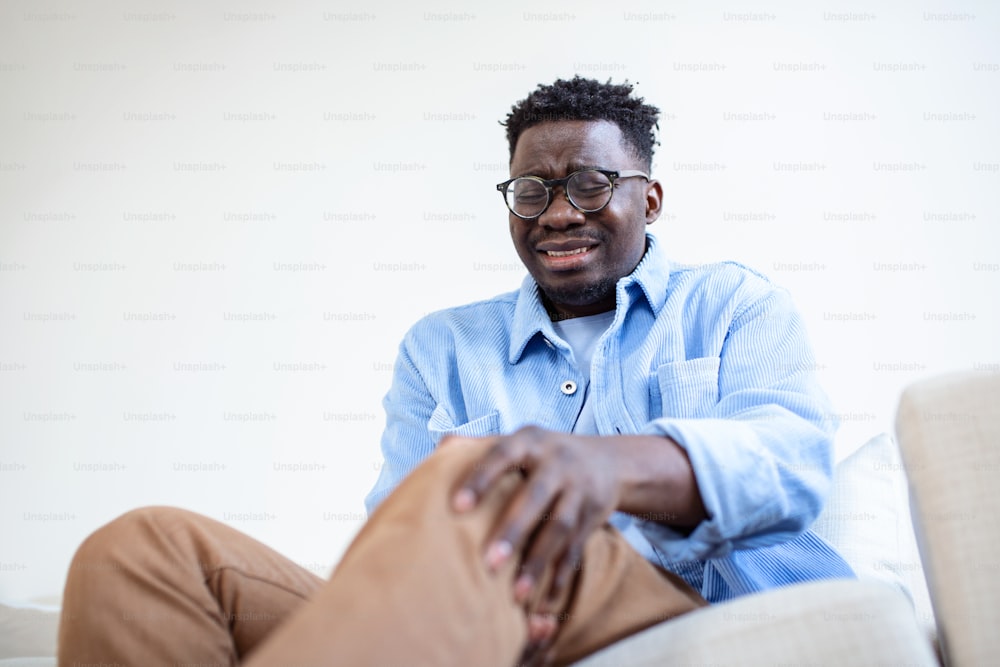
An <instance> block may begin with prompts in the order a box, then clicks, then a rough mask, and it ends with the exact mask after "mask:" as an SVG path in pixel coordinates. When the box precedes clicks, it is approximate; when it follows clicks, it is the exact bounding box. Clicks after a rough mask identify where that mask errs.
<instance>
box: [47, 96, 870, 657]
mask: <svg viewBox="0 0 1000 667" xmlns="http://www.w3.org/2000/svg"><path fill="white" fill-rule="evenodd" d="M631 93H632V89H631V86H629V85H627V84H625V85H611V84H601V83H598V82H596V81H591V80H585V79H581V78H574V79H572V80H569V81H565V80H559V81H556V82H555V83H554V84H552V85H550V86H539V87H538V89H537V90H535V91H534V92H533V93H532V94H531V95H529V96H528V97H527V98H526V99H525V100H523V101H521V102H519V103H518V104H517V105H515V106H514V107H513V109H512V112H511V114H510V115H509V116H508V118H507V122H506V127H507V135H508V139H509V143H510V151H511V163H510V168H511V172H510V173H511V179H510V180H508V181H506V182H504V183H501V184H499V185H498V186H497V187H498V190H499V191H500V193H501V195H502V196H503V199H504V201H505V203H506V205H507V207H508V209H509V222H510V231H511V237H512V239H513V241H514V245H515V247H516V249H517V252H518V255H519V256H520V258H521V260H522V261H523V263H524V265H525V267H526V268H527V270H528V273H529V274H530V275H529V276H528V277H527V278H525V280H524V283H523V284H522V286H521V289H520V290H519V291H518V292H514V293H511V294H506V295H502V296H499V297H496V298H494V299H490V300H488V301H483V302H479V303H474V304H470V305H467V306H462V307H458V308H453V309H450V310H446V311H442V312H439V313H435V314H433V315H430V316H428V317H427V318H424V319H423V320H422V321H421V322H419V323H417V324H416V325H415V326H414V327H413V329H411V330H410V332H408V334H407V335H406V337H405V339H404V341H403V342H402V344H401V346H400V353H399V357H398V359H397V362H396V366H395V373H394V378H393V383H392V387H391V388H390V390H389V392H388V394H387V396H386V398H385V402H384V403H385V408H386V412H387V426H386V430H385V434H384V436H383V439H382V447H383V451H384V453H385V457H386V464H385V466H383V469H382V473H381V476H380V477H379V480H378V482H377V484H376V486H375V488H374V489H373V490H372V492H371V494H370V495H369V497H368V501H367V502H368V506H369V509H370V510H372V513H371V518H370V521H369V522H368V524H367V525H366V526H365V528H364V529H363V530H362V531H361V533H360V534H359V535H358V537H357V538H356V540H355V542H354V543H353V544H352V546H351V547H350V548H349V549H348V551H347V553H346V554H345V556H344V558H343V560H342V562H341V563H340V564H339V565H338V568H337V570H336V571H335V573H334V575H333V577H332V578H331V580H330V581H329V582H326V583H323V584H322V585H321V583H320V582H319V581H318V580H316V579H315V578H314V577H311V576H310V575H308V573H305V572H303V571H300V569H298V568H295V566H294V565H292V564H291V563H289V562H287V561H285V560H284V559H282V558H281V557H280V556H278V555H277V554H274V553H273V552H271V551H270V550H267V549H266V547H263V546H262V545H259V544H257V543H254V542H253V541H252V540H249V538H246V537H245V536H241V535H239V534H238V533H236V532H235V531H232V530H231V529H228V528H226V527H224V526H221V525H220V524H216V523H214V522H211V521H210V520H207V519H204V518H203V517H197V516H195V515H190V514H188V513H183V512H180V511H177V510H173V511H171V510H164V509H153V510H143V511H139V512H136V513H131V514H129V515H125V517H122V518H121V519H119V520H117V521H115V522H113V523H112V524H110V525H109V526H107V527H105V528H103V529H101V531H99V532H98V533H97V534H96V535H95V536H92V537H91V538H90V539H89V540H88V541H87V542H86V543H85V544H84V545H83V546H82V547H81V550H80V552H78V554H77V556H76V558H75V560H74V567H77V568H78V573H77V572H74V571H73V570H71V576H70V579H69V581H68V582H67V589H66V590H67V592H66V606H65V607H64V612H63V625H62V627H61V630H60V632H61V635H60V636H61V653H60V659H61V660H62V661H63V663H64V664H67V665H68V664H70V662H71V661H81V660H82V659H87V660H91V661H93V660H103V661H105V662H108V661H110V660H112V659H115V660H117V659H119V658H120V657H121V658H122V659H123V661H124V660H127V659H129V658H131V659H132V660H133V661H136V662H141V663H142V664H154V663H156V662H157V661H159V662H161V663H163V664H170V661H171V660H172V661H173V662H174V663H175V664H176V663H177V662H178V660H181V661H184V660H186V661H191V660H193V659H198V660H200V661H202V662H212V661H217V662H219V663H222V664H235V663H236V662H237V661H238V660H241V659H243V658H244V657H247V658H248V660H247V663H246V664H249V665H253V666H256V665H272V664H302V665H306V664H309V665H311V664H317V665H318V664H352V665H353V664H387V663H395V662H401V663H405V664H456V665H458V664H497V665H503V664H507V665H509V664H513V663H514V662H515V661H516V659H517V658H518V657H519V656H524V657H527V658H530V659H536V658H537V659H543V658H545V659H551V660H554V661H556V662H558V663H568V662H571V661H573V660H576V659H578V658H580V657H582V656H583V655H586V654H587V653H590V652H592V651H594V650H596V649H597V648H600V647H601V646H604V645H606V644H608V643H610V642H612V641H614V640H616V639H618V638H620V637H623V636H626V635H628V634H630V633H633V632H636V631H638V630H640V629H642V628H644V627H647V626H649V625H651V624H653V623H655V622H658V621H661V620H664V619H666V618H670V617H673V616H675V615H677V614H680V613H685V612H687V611H690V610H693V609H696V608H698V607H699V606H702V605H704V604H705V603H706V600H707V602H709V603H711V602H716V601H722V600H727V599H730V598H733V597H736V596H738V595H743V594H746V593H751V592H755V591H760V590H764V589H767V588H771V587H774V586H778V585H782V584H787V583H793V582H798V581H805V580H810V579H818V578H825V577H838V576H852V575H851V572H850V569H849V568H848V567H847V565H846V564H845V563H844V561H843V560H842V559H841V558H840V557H839V556H838V555H837V554H836V553H835V552H834V551H833V550H832V549H831V548H830V547H829V546H828V545H827V544H825V543H824V542H823V541H822V540H820V539H819V538H818V537H816V536H815V535H813V534H812V533H811V532H809V531H808V528H809V525H810V524H811V522H812V520H813V519H814V518H815V517H816V515H817V514H818V513H819V511H820V509H821V506H822V499H823V496H824V494H825V492H826V489H827V486H828V485H829V480H830V474H831V468H832V462H831V436H832V431H833V428H832V424H831V420H830V410H829V406H828V404H827V401H826V399H825V397H824V396H823V394H822V392H821V391H820V390H819V388H818V386H817V384H816V382H815V378H814V377H813V374H812V372H811V369H812V366H813V361H812V357H811V353H810V351H809V347H808V344H807V342H806V339H805V335H804V331H803V327H802V322H801V320H800V318H799V316H798V314H797V313H796V311H795V309H794V308H793V306H792V304H791V302H790V300H789V298H788V296H787V294H786V293H785V292H783V291H781V290H778V289H776V288H774V287H773V286H772V285H771V284H770V283H769V282H768V281H767V280H766V279H765V278H763V277H762V276H760V275H758V274H756V273H754V272H752V271H750V270H748V269H745V268H743V267H741V266H739V265H736V264H731V263H723V264H718V265H712V266H706V267H701V268H685V267H678V266H672V265H671V264H670V263H668V262H667V260H666V259H665V257H664V256H663V254H662V250H661V249H660V247H659V243H658V242H657V240H656V238H655V237H653V236H650V235H647V234H646V227H647V226H648V225H649V224H652V223H653V222H654V221H655V220H656V219H657V218H658V217H659V215H660V211H661V207H662V198H663V191H662V187H661V186H660V184H659V183H658V182H657V181H656V180H654V179H652V177H651V175H650V168H651V161H652V154H653V146H654V142H655V140H654V135H653V128H654V127H655V125H656V121H657V117H658V110H657V109H656V108H654V107H652V106H649V105H647V104H645V103H644V102H643V100H641V99H637V98H635V97H633V96H632V94H631ZM128 545H131V546H128ZM95 563H98V564H99V563H106V564H108V563H109V564H112V565H113V566H109V567H105V568H104V570H107V571H109V572H102V575H101V578H100V579H99V578H97V577H93V576H87V573H86V571H85V570H84V569H83V568H84V566H86V565H88V564H91V565H93V564H95ZM90 569H92V570H97V569H98V568H97V567H91V568H90ZM130 605H131V607H130ZM130 608H131V609H132V610H133V611H132V614H133V616H136V615H138V616H140V617H141V618H143V619H145V620H146V621H147V622H145V623H138V622H137V623H135V624H133V625H132V626H131V627H129V628H127V632H122V629H121V627H120V626H121V624H120V623H117V622H116V618H117V617H116V614H117V615H123V614H126V613H129V611H128V610H129V609H130ZM154 615H155V618H156V620H157V622H156V623H153V622H150V621H149V620H148V619H146V617H147V616H150V617H151V616H154ZM255 616H260V618H255ZM108 624H112V625H113V626H114V627H113V628H112V629H109V628H108V627H107V626H108ZM383 633H384V636H383ZM178 643H180V644H182V646H180V647H178ZM136 656H140V657H136Z"/></svg>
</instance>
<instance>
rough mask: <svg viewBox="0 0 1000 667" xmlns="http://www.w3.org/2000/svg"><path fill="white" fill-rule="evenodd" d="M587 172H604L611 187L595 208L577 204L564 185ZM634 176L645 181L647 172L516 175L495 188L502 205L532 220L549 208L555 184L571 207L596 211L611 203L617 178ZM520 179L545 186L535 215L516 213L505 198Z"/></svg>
mask: <svg viewBox="0 0 1000 667" xmlns="http://www.w3.org/2000/svg"><path fill="white" fill-rule="evenodd" d="M587 172H597V173H599V174H604V176H605V177H607V179H608V180H609V181H610V182H611V189H610V191H609V194H608V200H607V201H606V202H604V203H603V204H601V205H600V206H598V207H597V208H584V207H582V206H580V205H579V204H577V203H576V202H575V201H573V197H572V196H570V194H569V188H567V187H566V186H567V185H568V184H569V181H570V179H571V178H573V177H575V176H577V175H579V174H584V173H587ZM634 176H641V177H642V178H644V179H646V180H647V181H648V180H649V174H647V173H646V172H644V171H638V170H636V169H622V170H619V171H614V170H611V169H580V170H577V171H574V172H573V173H572V174H568V175H566V176H564V177H563V178H548V179H546V178H541V177H540V176H518V177H516V178H512V179H510V180H507V181H504V182H503V183H497V190H498V191H499V192H500V196H501V197H502V198H503V203H504V205H505V206H507V209H508V210H509V211H510V212H511V213H513V214H514V215H516V216H517V217H519V218H521V219H522V220H534V219H535V218H538V217H540V216H541V215H542V214H543V213H545V211H547V210H549V206H551V205H552V190H553V188H555V186H557V185H560V186H562V189H563V194H564V195H565V196H566V199H567V200H568V201H569V203H570V204H571V205H572V206H573V208H575V209H576V210H578V211H580V212H581V213H597V212H598V211H601V210H604V209H605V208H607V206H608V204H610V203H611V198H612V197H613V196H614V194H615V187H616V185H617V182H618V180H619V179H622V178H632V177H634ZM521 179H528V180H532V181H535V182H537V183H539V184H541V185H542V187H544V188H545V195H546V199H545V206H543V207H542V210H541V211H539V212H538V213H536V214H535V215H521V214H520V213H518V212H517V211H515V210H514V209H513V207H512V206H511V205H510V202H509V201H508V200H507V190H508V189H509V188H510V186H511V184H513V183H514V181H518V180H521Z"/></svg>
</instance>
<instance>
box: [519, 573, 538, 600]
mask: <svg viewBox="0 0 1000 667" xmlns="http://www.w3.org/2000/svg"><path fill="white" fill-rule="evenodd" d="M534 586H535V580H534V579H533V578H532V577H530V576H528V575H527V574H522V575H521V576H520V577H518V578H517V581H515V582H514V599H515V600H517V602H518V604H520V603H522V602H524V601H525V600H527V599H528V596H529V595H531V589H532V588H534Z"/></svg>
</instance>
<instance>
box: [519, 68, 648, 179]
mask: <svg viewBox="0 0 1000 667" xmlns="http://www.w3.org/2000/svg"><path fill="white" fill-rule="evenodd" d="M659 117H660V110H659V109H658V108H657V107H654V106H652V105H649V104H646V103H645V101H644V100H643V98H641V97H632V84H630V83H629V82H628V81H627V80H626V81H625V82H624V83H622V84H613V83H611V80H610V79H609V80H608V82H607V83H601V82H600V81H597V80H595V79H584V78H583V77H581V76H579V75H577V76H574V77H573V78H572V79H569V80H566V79H557V80H556V81H555V83H552V84H551V85H544V84H538V88H537V89H536V90H534V91H532V92H531V93H530V94H529V95H528V96H527V97H526V98H524V99H523V100H521V101H520V102H517V103H516V104H514V105H513V106H512V107H511V110H510V113H509V114H507V119H506V120H505V121H500V124H501V125H503V126H504V127H506V128H507V142H508V143H509V144H510V158H511V160H513V159H514V148H515V147H516V146H517V140H518V138H519V137H520V136H521V133H522V132H524V131H525V130H526V129H528V128H529V127H532V126H533V125H538V124H540V123H544V122H548V121H558V120H607V121H611V122H612V123H614V124H616V125H617V126H618V127H619V128H620V129H621V131H622V138H623V139H624V140H625V142H626V144H627V146H626V147H627V148H628V149H629V150H631V152H632V153H634V155H635V157H636V158H638V159H639V160H640V161H642V162H643V163H644V164H645V165H646V169H647V170H649V169H650V168H651V166H652V163H653V150H654V146H656V145H657V143H658V142H657V140H656V135H655V132H654V128H655V129H656V130H658V129H659V127H660V126H659V123H658V122H657V121H658V120H659Z"/></svg>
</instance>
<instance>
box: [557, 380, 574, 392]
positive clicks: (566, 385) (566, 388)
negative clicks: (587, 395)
mask: <svg viewBox="0 0 1000 667" xmlns="http://www.w3.org/2000/svg"><path fill="white" fill-rule="evenodd" d="M559 388H560V389H562V393H564V394H566V395H567V396H572V395H573V394H575V393H576V383H575V382H573V381H572V380H566V381H565V382H563V383H562V384H561V385H559Z"/></svg>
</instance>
